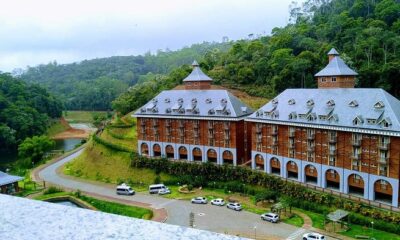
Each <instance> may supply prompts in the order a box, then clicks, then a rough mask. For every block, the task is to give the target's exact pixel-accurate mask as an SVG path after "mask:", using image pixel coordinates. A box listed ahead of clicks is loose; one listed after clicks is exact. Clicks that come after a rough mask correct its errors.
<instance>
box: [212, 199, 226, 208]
mask: <svg viewBox="0 0 400 240" xmlns="http://www.w3.org/2000/svg"><path fill="white" fill-rule="evenodd" d="M211 205H217V206H224V205H225V201H224V199H222V198H216V199H213V200H211Z"/></svg>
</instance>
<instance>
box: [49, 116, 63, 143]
mask: <svg viewBox="0 0 400 240" xmlns="http://www.w3.org/2000/svg"><path fill="white" fill-rule="evenodd" d="M67 129H68V126H66V125H65V124H62V123H61V121H60V120H59V119H57V120H55V121H54V122H53V123H52V124H51V125H50V127H49V128H48V129H47V132H46V135H47V136H48V137H50V138H51V137H53V136H55V135H57V134H58V133H61V132H64V131H65V130H67Z"/></svg>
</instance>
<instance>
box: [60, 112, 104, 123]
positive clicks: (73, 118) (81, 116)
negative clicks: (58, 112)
mask: <svg viewBox="0 0 400 240" xmlns="http://www.w3.org/2000/svg"><path fill="white" fill-rule="evenodd" d="M96 114H97V115H99V116H106V115H107V112H105V111H64V112H63V116H64V118H65V120H67V121H68V122H70V123H93V122H94V120H93V116H95V115H96Z"/></svg>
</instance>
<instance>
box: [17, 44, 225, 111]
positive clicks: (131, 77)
mask: <svg viewBox="0 0 400 240" xmlns="http://www.w3.org/2000/svg"><path fill="white" fill-rule="evenodd" d="M230 47H231V42H229V41H227V42H224V43H208V42H204V43H200V44H193V45H191V46H190V47H184V48H182V49H180V50H177V51H170V50H168V49H167V50H164V51H163V50H159V51H157V52H156V53H154V54H151V53H150V52H148V53H146V54H144V55H138V56H114V57H109V58H99V59H93V60H84V61H82V62H78V63H72V64H58V63H57V62H56V61H54V62H51V63H48V64H42V65H38V66H36V67H28V68H27V70H26V71H22V74H18V78H20V79H22V80H24V81H26V82H28V83H36V84H40V85H41V86H43V87H45V88H46V89H48V91H49V92H51V93H52V94H54V95H56V96H57V97H58V98H60V99H61V100H62V101H63V103H64V104H65V106H66V108H67V109H68V110H111V101H112V100H114V99H115V98H116V97H118V96H119V95H120V94H121V93H123V92H125V91H126V89H127V88H128V87H130V86H133V85H135V84H137V83H143V82H146V81H148V80H150V79H154V78H156V76H157V75H158V74H168V73H169V72H170V71H171V70H173V69H174V68H176V67H178V66H181V65H182V64H186V63H190V62H192V61H193V59H200V58H202V57H203V56H204V54H205V53H206V52H208V51H210V50H212V51H227V50H228V49H229V48H230Z"/></svg>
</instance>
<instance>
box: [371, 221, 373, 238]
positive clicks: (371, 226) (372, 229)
mask: <svg viewBox="0 0 400 240" xmlns="http://www.w3.org/2000/svg"><path fill="white" fill-rule="evenodd" d="M371 228H372V235H374V222H371Z"/></svg>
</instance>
